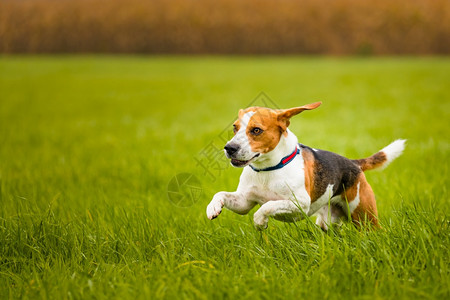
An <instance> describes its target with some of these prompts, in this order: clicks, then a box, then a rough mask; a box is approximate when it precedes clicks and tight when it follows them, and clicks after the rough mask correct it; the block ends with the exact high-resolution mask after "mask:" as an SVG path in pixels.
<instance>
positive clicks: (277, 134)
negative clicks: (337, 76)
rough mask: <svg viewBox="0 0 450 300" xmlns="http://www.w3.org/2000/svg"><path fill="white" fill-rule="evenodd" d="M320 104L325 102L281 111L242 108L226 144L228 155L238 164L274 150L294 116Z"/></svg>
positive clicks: (243, 165)
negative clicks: (232, 133) (231, 136)
mask: <svg viewBox="0 0 450 300" xmlns="http://www.w3.org/2000/svg"><path fill="white" fill-rule="evenodd" d="M320 104H322V102H316V103H311V104H307V105H304V106H300V107H294V108H290V109H281V110H274V109H270V108H265V107H249V108H247V109H244V110H243V109H241V110H240V111H239V117H238V119H237V120H236V122H234V124H233V130H234V137H233V138H232V139H231V140H230V141H229V142H228V143H227V144H226V145H225V154H226V156H227V157H228V158H229V159H231V164H232V165H233V166H235V167H245V166H247V165H249V164H250V163H251V162H253V161H255V160H257V159H258V157H260V156H261V155H264V154H267V153H269V152H270V151H272V150H273V149H275V147H276V146H277V145H278V143H279V141H280V138H281V136H282V135H283V134H287V131H286V130H287V128H288V126H289V123H290V121H289V120H290V118H291V117H293V116H295V115H297V114H299V113H301V112H302V111H304V110H311V109H314V108H317V107H319V106H320Z"/></svg>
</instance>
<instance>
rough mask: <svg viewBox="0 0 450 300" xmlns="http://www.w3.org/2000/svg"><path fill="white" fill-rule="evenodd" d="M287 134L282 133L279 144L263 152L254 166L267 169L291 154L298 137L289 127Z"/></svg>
mask: <svg viewBox="0 0 450 300" xmlns="http://www.w3.org/2000/svg"><path fill="white" fill-rule="evenodd" d="M286 131H287V134H286V135H284V134H282V135H281V138H280V141H279V142H278V145H277V146H276V147H275V149H273V150H272V151H270V152H268V153H266V154H262V155H261V156H260V157H259V158H258V159H257V160H256V161H255V162H253V163H252V166H253V167H255V168H258V169H265V168H269V167H272V166H275V165H277V164H278V163H279V162H280V161H281V159H282V158H283V157H285V156H287V155H289V154H291V153H292V152H293V151H294V150H295V148H296V147H297V144H298V139H297V137H296V136H295V134H293V133H292V132H291V131H290V130H289V129H287V130H286Z"/></svg>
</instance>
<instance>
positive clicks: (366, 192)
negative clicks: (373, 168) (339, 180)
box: [345, 173, 380, 227]
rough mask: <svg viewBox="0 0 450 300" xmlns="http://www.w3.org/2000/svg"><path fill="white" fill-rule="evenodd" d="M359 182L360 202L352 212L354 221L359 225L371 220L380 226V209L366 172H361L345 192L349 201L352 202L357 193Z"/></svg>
mask: <svg viewBox="0 0 450 300" xmlns="http://www.w3.org/2000/svg"><path fill="white" fill-rule="evenodd" d="M358 183H359V204H358V206H357V207H356V208H355V210H354V211H353V213H352V214H351V217H352V220H353V223H354V224H355V225H357V226H359V225H360V224H361V223H364V222H365V221H368V222H371V223H372V224H373V225H374V226H376V227H380V226H379V224H378V211H377V205H376V202H375V195H374V193H373V190H372V187H371V186H370V184H369V183H368V182H367V179H366V176H365V175H364V173H361V174H360V175H359V177H358V180H357V181H356V183H355V184H354V185H353V186H352V187H351V188H350V189H347V191H346V192H345V197H347V201H348V202H349V203H350V202H352V201H353V200H354V199H355V197H356V193H357V186H358Z"/></svg>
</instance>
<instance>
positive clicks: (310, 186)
mask: <svg viewBox="0 0 450 300" xmlns="http://www.w3.org/2000/svg"><path fill="white" fill-rule="evenodd" d="M302 157H303V164H304V172H305V189H306V192H307V193H308V195H309V197H310V198H311V202H314V201H316V200H317V199H318V198H319V196H318V195H317V193H314V178H315V175H314V170H315V163H314V155H312V153H311V152H310V151H308V150H307V149H302Z"/></svg>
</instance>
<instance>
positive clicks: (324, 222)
mask: <svg viewBox="0 0 450 300" xmlns="http://www.w3.org/2000/svg"><path fill="white" fill-rule="evenodd" d="M344 216H345V213H344V211H343V210H342V208H341V207H339V206H337V205H334V204H331V205H330V206H329V207H328V205H325V206H323V207H322V208H321V209H319V211H318V212H317V219H316V225H318V226H319V227H320V228H322V229H323V230H324V231H327V230H328V226H329V225H330V224H337V225H338V226H339V225H341V221H342V217H344Z"/></svg>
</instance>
